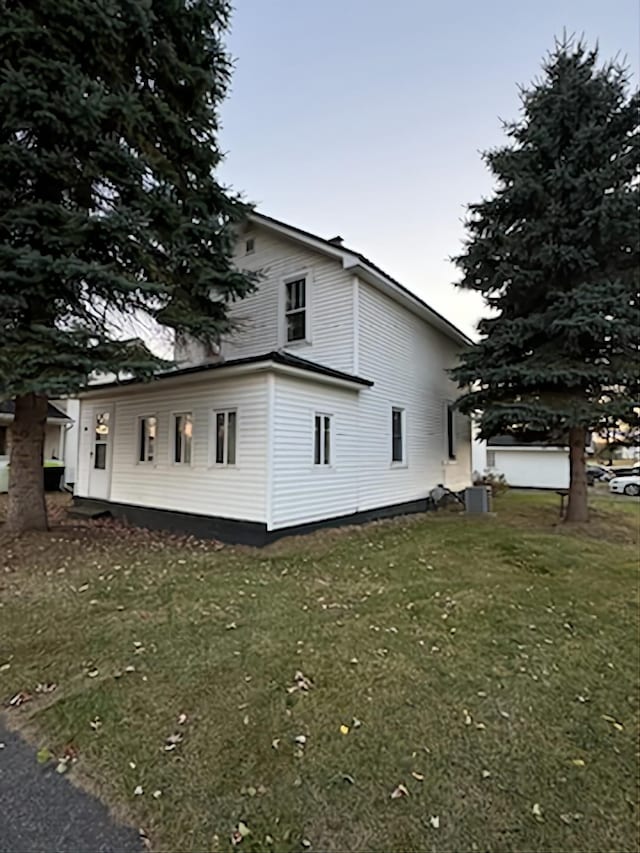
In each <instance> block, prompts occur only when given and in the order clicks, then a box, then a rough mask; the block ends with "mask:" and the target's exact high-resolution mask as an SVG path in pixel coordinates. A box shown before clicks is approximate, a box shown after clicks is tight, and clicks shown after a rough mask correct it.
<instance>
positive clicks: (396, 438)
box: [391, 406, 404, 462]
mask: <svg viewBox="0 0 640 853" xmlns="http://www.w3.org/2000/svg"><path fill="white" fill-rule="evenodd" d="M391 461H392V462H404V409H399V408H396V407H395V406H394V408H393V409H391Z"/></svg>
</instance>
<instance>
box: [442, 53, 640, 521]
mask: <svg viewBox="0 0 640 853" xmlns="http://www.w3.org/2000/svg"><path fill="white" fill-rule="evenodd" d="M521 101H522V109H521V116H520V118H519V120H518V121H516V122H513V123H509V124H505V126H504V129H505V132H506V135H507V136H508V137H509V140H510V142H509V143H508V144H507V145H505V146H504V147H501V148H498V149H496V150H492V151H489V152H488V153H486V154H485V155H484V159H485V162H486V163H487V165H488V167H489V169H490V170H491V172H492V174H493V176H494V177H495V179H496V184H497V185H496V188H495V191H494V192H493V194H492V196H491V197H490V198H488V199H485V200H483V201H481V202H479V203H478V204H472V205H470V206H469V217H468V220H467V223H466V226H467V230H468V239H467V241H466V243H465V248H464V251H463V253H462V254H461V255H460V256H459V257H458V258H456V259H455V262H456V263H457V265H458V266H459V267H460V268H461V270H462V272H463V277H462V280H461V281H460V283H459V286H461V287H463V288H468V289H471V290H476V291H479V292H480V293H482V294H483V296H484V298H485V302H486V304H487V306H488V307H489V308H490V309H491V313H490V316H489V317H488V319H484V320H482V321H481V322H480V323H479V325H478V331H479V334H480V340H479V342H478V343H477V344H476V345H475V346H474V347H472V348H471V349H470V350H469V351H468V352H466V353H465V354H464V355H463V356H462V358H461V361H460V364H459V366H458V367H457V368H456V369H455V370H454V371H453V375H454V377H455V379H456V380H457V381H458V384H459V385H460V387H461V388H463V389H464V393H463V395H462V397H461V399H460V401H459V406H460V408H461V409H462V410H463V411H465V412H467V413H475V414H477V415H478V417H479V419H480V428H481V435H482V437H484V438H489V437H491V436H494V435H497V434H499V433H510V434H519V433H520V434H521V433H524V432H526V433H527V434H528V435H529V436H531V435H537V436H539V437H540V438H545V439H548V438H550V439H551V440H553V441H557V442H558V443H566V444H568V445H569V448H570V450H569V458H570V489H569V501H568V509H567V515H566V518H567V520H568V521H586V520H587V519H588V509H587V481H586V470H585V439H586V436H587V434H588V431H589V430H595V431H606V428H607V427H608V426H610V425H611V424H612V423H616V422H620V421H621V422H624V423H627V424H630V425H637V424H638V412H639V410H638V408H637V407H638V403H639V391H640V380H639V371H638V367H639V364H638V329H639V327H638V320H639V315H638V263H639V260H640V254H639V246H638V200H639V184H638V165H639V159H640V158H639V152H640V137H639V128H638V109H639V106H640V97H639V96H638V93H637V92H635V93H630V91H629V80H628V73H627V70H626V68H625V67H623V66H621V65H620V64H618V63H616V62H612V63H609V64H607V65H605V66H604V67H601V66H599V64H598V52H597V49H596V50H588V49H587V48H586V47H585V46H584V45H583V44H582V43H578V44H576V43H575V42H574V41H572V40H565V41H564V42H562V43H557V44H556V47H555V49H554V51H553V53H551V54H550V55H549V57H548V58H547V60H546V61H545V62H544V64H543V75H542V78H541V79H539V80H537V81H535V83H534V84H533V85H532V86H531V87H530V88H529V89H525V90H523V91H522V92H521Z"/></svg>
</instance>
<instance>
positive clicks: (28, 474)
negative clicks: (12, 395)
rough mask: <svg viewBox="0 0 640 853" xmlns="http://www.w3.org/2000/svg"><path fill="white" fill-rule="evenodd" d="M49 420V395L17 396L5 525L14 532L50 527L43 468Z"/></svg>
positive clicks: (12, 429) (6, 528)
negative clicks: (46, 427)
mask: <svg viewBox="0 0 640 853" xmlns="http://www.w3.org/2000/svg"><path fill="white" fill-rule="evenodd" d="M46 423H47V398H46V397H43V396H41V395H40V394H24V395H22V396H20V397H16V401H15V415H14V419H13V423H12V424H11V460H10V467H9V508H8V511H7V524H6V527H5V530H7V531H11V532H12V533H24V532H25V531H27V530H47V506H46V503H45V499H44V474H43V469H42V463H43V453H44V432H45V425H46Z"/></svg>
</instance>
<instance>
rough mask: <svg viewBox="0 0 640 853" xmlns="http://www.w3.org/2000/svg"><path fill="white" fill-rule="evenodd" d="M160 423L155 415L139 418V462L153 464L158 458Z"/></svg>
mask: <svg viewBox="0 0 640 853" xmlns="http://www.w3.org/2000/svg"><path fill="white" fill-rule="evenodd" d="M157 431H158V421H157V420H156V417H155V415H145V416H144V417H142V418H138V462H153V461H154V460H155V458H156V436H157Z"/></svg>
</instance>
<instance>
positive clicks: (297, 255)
mask: <svg viewBox="0 0 640 853" xmlns="http://www.w3.org/2000/svg"><path fill="white" fill-rule="evenodd" d="M235 262H236V264H237V265H238V266H240V267H242V268H245V269H255V270H261V271H262V273H263V280H262V281H261V283H260V285H259V288H258V290H257V291H256V292H255V293H253V294H252V295H250V296H248V297H247V298H246V299H244V300H242V301H241V302H238V303H236V304H234V305H233V306H232V307H231V313H232V316H233V317H234V319H235V320H236V321H237V323H238V329H237V331H236V332H235V333H234V335H233V336H232V338H231V339H230V340H228V341H224V342H223V344H222V347H221V351H220V353H218V354H216V355H215V356H212V354H211V353H206V352H204V351H203V350H202V348H201V347H200V346H199V345H197V344H194V343H193V342H192V341H179V342H178V344H177V352H176V356H177V360H178V361H179V362H180V363H181V365H182V366H181V368H180V369H178V370H173V371H171V372H166V373H163V374H161V375H159V376H158V377H157V378H156V379H155V380H154V381H153V382H151V383H142V382H138V381H124V382H120V383H110V384H107V385H101V386H96V387H93V388H91V390H89V391H88V392H86V393H85V394H84V395H83V396H82V401H81V413H80V440H79V459H78V474H77V478H76V496H75V500H76V503H79V504H81V505H86V506H88V507H95V508H96V509H108V510H109V511H110V512H111V513H112V514H113V515H114V516H117V517H123V518H126V519H127V520H129V521H131V522H132V523H135V524H141V525H144V526H149V527H164V528H169V529H173V530H182V531H189V532H194V533H197V534H199V535H210V536H217V537H219V538H221V539H223V540H227V541H231V542H247V543H252V544H264V543H266V542H269V541H270V540H272V539H275V538H278V537H279V536H282V535H283V534H285V533H293V532H296V533H298V532H305V531H307V530H309V529H313V528H314V527H316V526H322V525H327V524H337V523H344V522H358V521H363V520H368V519H373V518H377V517H382V516H387V515H394V514H401V513H407V512H415V511H420V510H423V509H426V506H427V496H428V493H429V491H430V490H431V489H432V488H433V487H434V486H435V485H437V484H438V483H443V484H445V485H447V486H449V487H451V488H454V489H459V488H462V487H464V486H466V485H468V484H469V482H470V477H471V434H470V428H469V422H468V419H467V418H465V417H463V416H462V415H459V414H458V413H457V412H455V411H454V409H453V408H452V402H453V400H454V399H455V397H456V387H455V385H454V383H453V382H452V381H451V379H450V378H449V376H448V374H447V369H448V368H451V367H453V365H454V364H455V361H456V355H457V353H458V352H460V350H461V348H463V347H465V346H467V345H468V344H469V343H470V341H469V340H468V338H466V337H465V335H463V334H462V333H461V332H460V331H459V330H458V329H456V328H455V326H453V325H452V324H451V323H450V322H449V321H448V320H446V319H445V318H444V317H442V316H441V315H440V314H438V313H437V312H436V311H434V310H433V309H431V308H429V306H428V305H426V304H425V303H424V302H423V301H422V300H421V299H419V298H418V297H417V296H415V295H414V294H413V293H411V292H410V291H409V290H407V289H406V288H405V287H403V286H402V285H401V284H399V283H398V282H397V281H395V280H394V279H393V278H391V277H390V276H389V275H387V274H386V273H385V272H383V271H382V270H381V269H379V268H378V267H376V266H375V265H374V264H373V263H372V262H371V261H369V260H367V258H365V257H363V256H362V255H361V254H359V253H358V252H355V251H353V250H351V249H348V248H346V247H345V246H344V245H343V243H342V240H341V239H340V238H334V239H332V240H325V239H322V238H320V237H316V236H314V235H313V234H309V233H307V232H306V231H302V230H300V229H299V228H294V227H292V226H290V225H286V224H285V223H283V222H279V221H277V220H274V219H271V218H269V217H267V216H263V215H260V214H254V215H252V217H251V220H250V223H249V226H248V228H247V229H246V231H245V232H244V233H243V234H242V235H240V236H239V239H238V244H237V250H236V258H235Z"/></svg>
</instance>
